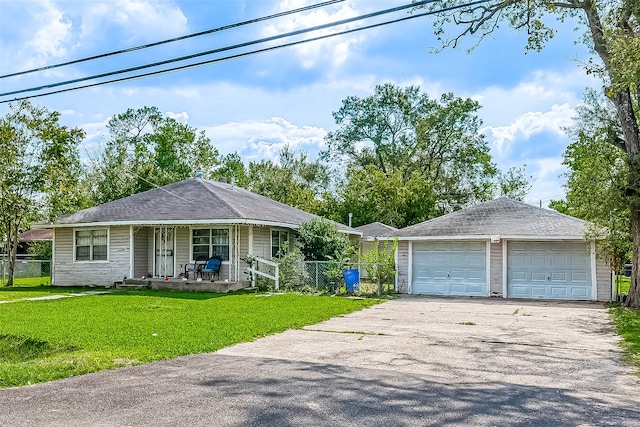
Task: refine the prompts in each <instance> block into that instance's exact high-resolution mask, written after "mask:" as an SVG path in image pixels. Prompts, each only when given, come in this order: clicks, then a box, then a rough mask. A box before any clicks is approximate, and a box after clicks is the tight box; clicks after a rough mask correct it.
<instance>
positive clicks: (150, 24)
mask: <svg viewBox="0 0 640 427" xmlns="http://www.w3.org/2000/svg"><path fill="white" fill-rule="evenodd" d="M88 5H89V6H88V7H87V8H86V10H85V12H84V14H83V16H82V31H81V37H82V39H83V40H85V41H86V40H91V39H92V38H93V37H95V36H96V35H98V34H104V31H105V27H106V26H108V25H113V26H115V27H116V28H117V32H118V37H119V39H121V40H123V41H124V42H128V43H131V42H133V41H142V40H159V39H164V38H167V37H171V36H175V35H179V34H184V33H186V32H187V30H188V27H187V18H186V17H185V15H184V14H183V13H182V10H181V9H180V8H179V7H178V6H177V5H175V4H174V3H173V2H167V1H158V0H119V1H117V2H112V3H99V2H90V3H88Z"/></svg>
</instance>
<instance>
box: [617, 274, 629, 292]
mask: <svg viewBox="0 0 640 427" xmlns="http://www.w3.org/2000/svg"><path fill="white" fill-rule="evenodd" d="M616 280H618V283H617V286H619V290H618V294H626V293H629V287H630V286H631V279H630V278H628V277H625V276H616Z"/></svg>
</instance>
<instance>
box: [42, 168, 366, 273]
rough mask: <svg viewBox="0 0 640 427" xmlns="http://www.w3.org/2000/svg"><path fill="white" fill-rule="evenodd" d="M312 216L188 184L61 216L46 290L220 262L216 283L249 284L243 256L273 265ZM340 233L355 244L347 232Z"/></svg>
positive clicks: (218, 185)
mask: <svg viewBox="0 0 640 427" xmlns="http://www.w3.org/2000/svg"><path fill="white" fill-rule="evenodd" d="M313 218H317V216H316V215H312V214H310V213H307V212H304V211H301V210H300V209H296V208H293V207H291V206H287V205H285V204H282V203H279V202H276V201H274V200H271V199H269V198H267V197H264V196H260V195H258V194H254V193H252V192H250V191H248V190H245V189H243V188H240V187H237V186H235V185H233V184H227V183H225V182H216V181H210V180H206V179H202V178H198V177H196V178H192V179H187V180H184V181H180V182H176V183H173V184H169V185H166V186H164V187H160V188H155V189H152V190H149V191H145V192H143V193H138V194H134V195H132V196H129V197H125V198H123V199H120V200H115V201H113V202H109V203H105V204H102V205H99V206H95V207H92V208H89V209H84V210H81V211H79V212H76V213H73V214H70V215H66V216H62V217H59V218H57V220H56V221H54V222H53V223H49V224H39V225H38V227H39V228H51V229H53V256H52V261H53V263H52V264H53V271H52V272H51V276H52V277H51V280H52V283H53V284H55V285H58V286H66V285H78V284H82V285H111V284H113V283H114V282H116V281H121V280H123V278H124V277H128V278H140V277H142V276H149V275H150V276H153V277H159V278H160V277H162V278H164V277H167V278H177V277H180V275H181V274H182V273H183V272H184V271H185V265H186V264H189V263H193V262H194V260H195V259H197V258H198V257H211V256H218V257H220V258H221V259H222V260H223V261H222V267H221V271H220V276H219V277H220V279H221V280H228V281H230V282H235V281H243V280H247V279H248V277H247V275H246V268H247V265H246V263H245V262H244V261H243V258H246V257H247V255H248V254H251V255H253V256H258V257H262V258H265V259H271V258H272V257H273V256H274V255H276V254H277V253H278V251H279V250H280V248H281V247H282V244H283V243H284V242H285V241H289V242H291V244H293V243H294V240H295V231H296V229H297V228H298V227H299V226H300V224H302V223H304V222H307V221H309V220H311V219H313ZM338 228H339V229H340V230H341V231H343V232H345V233H347V234H349V235H350V236H352V237H353V238H358V237H359V236H360V233H359V232H358V231H356V230H354V229H352V228H350V227H347V226H346V225H342V224H338Z"/></svg>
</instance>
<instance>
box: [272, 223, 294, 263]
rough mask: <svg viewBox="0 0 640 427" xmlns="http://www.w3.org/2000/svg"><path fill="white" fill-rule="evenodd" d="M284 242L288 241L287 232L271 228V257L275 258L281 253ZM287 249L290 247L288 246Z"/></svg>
mask: <svg viewBox="0 0 640 427" xmlns="http://www.w3.org/2000/svg"><path fill="white" fill-rule="evenodd" d="M284 242H289V232H288V231H283V230H272V231H271V257H272V258H275V257H277V256H278V255H282V254H281V251H282V244H283V243H284ZM289 249H291V248H290V247H289Z"/></svg>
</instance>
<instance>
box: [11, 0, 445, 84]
mask: <svg viewBox="0 0 640 427" xmlns="http://www.w3.org/2000/svg"><path fill="white" fill-rule="evenodd" d="M435 1H437V0H424V1H420V2H416V3H409V4H405V5H402V6H397V7H393V8H391V9H384V10H380V11H377V12H372V13H367V14H365V15H360V16H356V17H353V18H346V19H341V20H339V21H334V22H329V23H326V24H321V25H316V26H315V27H309V28H305V29H301V30H295V31H291V32H288V33H284V34H278V35H275V36H270V37H264V38H261V39H257V40H251V41H248V42H243V43H238V44H235V45H231V46H225V47H221V48H217V49H212V50H207V51H204V52H199V53H194V54H191V55H185V56H181V57H178V58H172V59H166V60H163V61H158V62H153V63H150V64H144V65H138V66H136V67H129V68H124V69H120V70H116V71H109V72H106V73H101V74H94V75H92V76H87V77H80V78H77V79H71V80H66V81H63V82H57V83H50V84H46V85H42V86H36V87H30V88H27V89H19V90H14V91H10V92H4V93H0V96H9V95H17V94H20V93H26V92H35V91H39V90H44V89H52V88H54V87H59V86H66V85H69V84H74V83H80V82H84V81H87V80H94V79H100V78H103V77H110V76H114V75H117V74H124V73H130V72H133V71H140V70H144V69H147V68H153V67H158V66H160V65H167V64H172V63H174V62H180V61H186V60H188V59H194V58H199V57H201V56H207V55H213V54H215V53H221V52H226V51H229V50H235V49H239V48H243V47H248V46H252V45H256V44H262V43H266V42H270V41H275V40H279V39H283V38H287V37H292V36H297V35H300V34H305V33H310V32H314V31H318V30H324V29H326V28H331V27H335V26H338V25H343V24H348V23H351V22H354V21H360V20H363V19H369V18H374V17H376V16H381V15H385V14H389V13H393V12H398V11H401V10H405V9H409V8H413V7H415V6H419V5H423V4H427V3H433V2H435Z"/></svg>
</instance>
